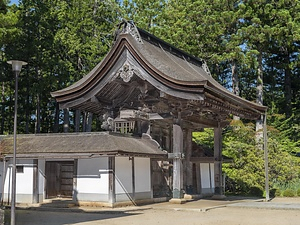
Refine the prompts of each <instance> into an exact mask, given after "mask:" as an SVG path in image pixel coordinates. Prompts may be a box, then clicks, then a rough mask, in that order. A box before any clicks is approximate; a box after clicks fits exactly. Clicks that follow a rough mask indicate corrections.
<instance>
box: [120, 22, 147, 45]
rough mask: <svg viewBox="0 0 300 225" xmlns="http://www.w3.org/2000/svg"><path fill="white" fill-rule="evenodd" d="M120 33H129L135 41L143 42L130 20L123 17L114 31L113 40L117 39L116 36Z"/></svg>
mask: <svg viewBox="0 0 300 225" xmlns="http://www.w3.org/2000/svg"><path fill="white" fill-rule="evenodd" d="M122 33H123V34H131V36H132V37H134V39H135V40H136V41H138V42H140V43H143V41H142V38H141V35H140V33H139V31H138V29H137V27H136V26H135V24H134V22H133V21H132V20H130V21H127V20H125V19H123V20H122V22H121V23H119V25H118V29H117V30H116V31H115V38H114V42H115V41H116V40H117V39H118V36H119V35H120V34H122Z"/></svg>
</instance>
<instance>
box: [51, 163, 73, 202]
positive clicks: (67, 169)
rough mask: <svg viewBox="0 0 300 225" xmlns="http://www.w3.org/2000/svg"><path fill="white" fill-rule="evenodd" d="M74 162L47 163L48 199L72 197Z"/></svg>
mask: <svg viewBox="0 0 300 225" xmlns="http://www.w3.org/2000/svg"><path fill="white" fill-rule="evenodd" d="M73 175H74V161H48V162H46V196H47V198H57V197H65V198H68V197H72V192H73Z"/></svg>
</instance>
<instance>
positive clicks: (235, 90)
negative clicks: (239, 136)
mask: <svg viewBox="0 0 300 225" xmlns="http://www.w3.org/2000/svg"><path fill="white" fill-rule="evenodd" d="M231 73H232V91H233V94H235V95H237V96H239V95H240V86H239V76H238V73H237V68H236V60H232V64H231ZM233 119H234V120H240V117H238V116H233Z"/></svg>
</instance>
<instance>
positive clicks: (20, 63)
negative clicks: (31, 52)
mask: <svg viewBox="0 0 300 225" xmlns="http://www.w3.org/2000/svg"><path fill="white" fill-rule="evenodd" d="M7 63H8V64H11V65H12V70H13V71H15V72H21V69H22V66H25V65H27V62H23V61H19V60H9V61H7Z"/></svg>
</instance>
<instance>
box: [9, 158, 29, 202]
mask: <svg viewBox="0 0 300 225" xmlns="http://www.w3.org/2000/svg"><path fill="white" fill-rule="evenodd" d="M7 165H8V168H7V171H6V177H5V184H4V201H6V200H7V199H6V198H8V195H9V196H11V179H12V177H11V176H12V159H11V160H9V161H8V162H7ZM16 165H17V166H24V168H23V173H16V202H31V199H32V193H33V160H31V159H28V160H23V159H19V160H18V159H17V162H16ZM10 198H11V197H10Z"/></svg>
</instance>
